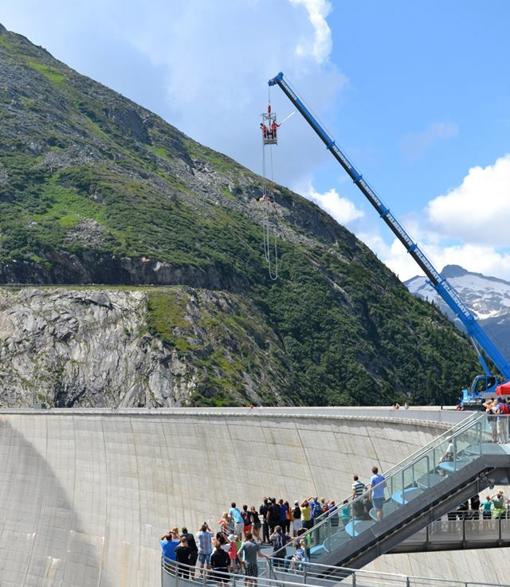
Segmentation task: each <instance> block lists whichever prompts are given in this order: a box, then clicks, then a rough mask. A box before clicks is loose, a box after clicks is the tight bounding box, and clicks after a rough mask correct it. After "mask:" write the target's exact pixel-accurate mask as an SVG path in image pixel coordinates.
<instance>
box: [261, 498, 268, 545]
mask: <svg viewBox="0 0 510 587" xmlns="http://www.w3.org/2000/svg"><path fill="white" fill-rule="evenodd" d="M268 512H269V504H268V499H267V498H265V497H264V500H263V501H262V505H261V506H260V507H259V514H260V516H261V518H262V542H263V543H265V544H269V521H268V518H267V516H268Z"/></svg>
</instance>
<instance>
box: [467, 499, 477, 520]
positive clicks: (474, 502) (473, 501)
mask: <svg viewBox="0 0 510 587" xmlns="http://www.w3.org/2000/svg"><path fill="white" fill-rule="evenodd" d="M469 502H470V503H469V505H470V507H471V519H473V520H478V519H480V496H479V495H478V494H476V495H473V497H472V498H471V499H470V500H469Z"/></svg>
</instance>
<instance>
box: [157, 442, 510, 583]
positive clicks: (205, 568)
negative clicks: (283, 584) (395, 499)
mask: <svg viewBox="0 0 510 587" xmlns="http://www.w3.org/2000/svg"><path fill="white" fill-rule="evenodd" d="M447 453H448V450H447V451H446V453H445V455H447ZM385 487H386V480H385V478H384V475H382V474H381V473H379V470H378V468H377V467H373V468H372V475H371V477H370V478H369V480H368V482H367V483H366V484H365V483H364V482H363V481H361V479H360V478H359V476H358V475H354V477H353V483H352V495H351V496H350V498H349V499H345V500H344V501H343V502H342V503H341V504H339V505H337V504H336V502H335V501H334V500H332V499H325V498H322V499H320V500H319V499H318V498H317V497H310V498H307V499H304V500H296V501H293V502H292V504H291V502H290V501H289V500H284V499H276V498H274V497H273V498H268V497H265V498H264V499H263V500H262V503H261V505H260V506H259V507H258V508H257V507H255V506H251V507H248V505H243V506H242V507H238V506H237V504H236V503H235V502H232V503H231V504H230V508H229V509H228V510H227V511H225V512H224V513H223V515H222V516H221V517H220V519H219V520H218V522H217V529H216V530H215V531H213V530H212V529H211V528H210V526H209V524H208V523H207V522H204V523H203V524H202V526H201V527H200V529H199V530H198V532H197V533H196V534H192V533H191V532H189V531H188V529H187V528H182V529H181V530H180V531H179V529H178V528H173V529H172V530H169V531H168V532H167V534H165V535H164V536H162V537H161V540H160V543H161V549H162V554H163V556H164V558H165V560H166V561H175V562H176V563H177V572H178V574H179V576H182V577H183V578H190V577H195V576H196V575H197V573H198V575H199V576H202V575H203V574H204V573H205V572H210V578H211V579H213V580H216V581H217V582H221V583H227V582H228V577H229V574H230V573H235V574H240V573H244V575H245V578H246V582H247V584H248V585H249V584H250V582H251V583H252V584H254V583H255V580H256V577H257V575H258V565H257V559H258V557H266V558H267V557H269V556H270V557H271V558H272V561H273V564H274V565H275V566H284V565H285V564H286V562H285V561H286V558H287V546H288V545H290V544H291V543H292V546H293V547H294V549H293V552H292V556H291V557H290V562H289V564H290V569H291V570H293V569H295V568H297V567H298V566H299V565H300V564H301V563H303V562H305V561H307V560H309V559H310V549H311V547H312V546H313V539H314V538H313V534H311V533H307V530H309V529H311V528H313V527H314V526H315V525H316V524H317V523H318V522H319V521H320V520H322V519H327V521H328V523H329V524H330V525H331V526H332V527H334V526H339V525H340V524H343V526H344V527H345V526H347V524H349V523H351V522H352V520H353V519H354V520H363V519H370V516H371V515H372V516H375V517H376V519H377V520H382V518H383V513H384V512H383V510H384V502H385ZM505 517H507V503H506V499H505V496H504V494H503V491H501V490H500V491H498V492H497V493H496V494H495V495H494V496H492V497H491V496H489V495H487V496H486V497H485V499H484V500H483V501H482V502H481V501H480V497H479V496H478V495H475V496H473V497H472V498H471V499H470V500H469V501H467V502H465V503H463V504H461V505H460V506H459V507H458V508H457V510H455V511H454V512H451V513H450V514H448V519H449V520H457V519H460V520H467V519H476V520H477V519H483V520H490V519H493V518H494V519H498V518H505ZM266 547H267V552H268V554H266V551H263V550H262V549H263V548H266ZM271 547H272V552H271ZM269 553H270V554H269Z"/></svg>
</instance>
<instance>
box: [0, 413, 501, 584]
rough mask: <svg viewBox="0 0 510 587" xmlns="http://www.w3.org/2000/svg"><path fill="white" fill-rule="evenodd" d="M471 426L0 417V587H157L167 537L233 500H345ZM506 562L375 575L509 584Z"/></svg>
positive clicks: (368, 419) (486, 557) (341, 419)
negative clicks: (376, 476)
mask: <svg viewBox="0 0 510 587" xmlns="http://www.w3.org/2000/svg"><path fill="white" fill-rule="evenodd" d="M465 415H466V414H465V413H462V412H455V411H451V410H441V409H439V408H437V409H434V408H411V409H409V410H404V409H400V410H392V409H385V408H253V409H244V408H221V409H214V408H211V409H205V408H196V409H191V408H175V409H158V410H145V409H138V410H135V409H131V410H128V409H126V410H115V411H113V410H106V409H105V410H99V409H89V410H86V409H80V410H71V409H68V410H63V409H62V410H40V411H39V410H28V409H27V410H2V411H0V470H1V474H0V479H1V497H2V515H1V516H0V577H1V582H0V584H1V585H2V587H6V586H13V587H14V586H16V587H19V586H22V585H23V586H24V585H30V586H34V587H41V586H56V585H72V586H87V587H88V586H91V585H95V586H101V587H117V586H130V587H131V586H132V587H135V586H136V587H138V586H147V587H157V586H159V584H160V567H159V558H160V551H159V537H160V536H161V534H163V533H164V532H165V531H166V530H167V529H168V528H169V527H173V526H179V527H180V526H182V525H187V526H188V527H189V528H190V529H191V530H193V531H196V529H197V528H198V526H199V524H201V523H202V522H203V521H204V520H206V521H208V522H209V523H210V524H211V525H212V526H213V527H216V520H217V519H218V518H219V517H220V516H221V514H222V513H223V511H224V510H225V509H227V505H228V504H229V503H230V502H231V501H232V500H234V501H236V502H237V503H238V504H243V503H247V504H248V505H249V506H251V505H256V506H257V507H258V506H259V505H260V501H261V499H262V497H263V496H265V495H274V496H277V497H279V496H282V497H286V498H288V499H292V500H294V499H302V498H304V497H307V496H310V495H317V496H319V497H322V496H324V497H331V498H336V499H339V498H341V497H345V496H347V495H348V494H349V493H350V487H351V483H352V475H353V474H354V473H359V474H360V477H361V478H362V479H365V480H366V478H367V477H368V476H369V474H370V469H371V467H372V466H373V465H374V464H377V465H379V466H380V467H381V468H382V470H383V471H384V470H387V469H388V468H389V467H390V466H392V465H394V464H396V463H397V462H399V461H400V460H402V459H403V458H404V457H406V456H407V455H409V454H410V453H412V452H414V451H415V450H417V449H418V448H421V447H422V446H424V445H425V444H426V443H428V442H429V441H430V440H432V439H433V438H434V437H435V436H437V435H438V434H440V433H442V432H444V431H445V430H446V429H447V428H448V427H449V426H451V425H453V424H454V423H456V422H458V421H459V420H460V419H462V418H463V417H464V416H465ZM505 559H506V551H505V552H504V553H503V551H502V550H501V549H490V550H485V551H483V550H478V551H450V552H435V553H421V554H392V555H386V556H383V557H380V558H379V559H377V560H376V561H375V562H374V563H372V564H371V565H370V566H368V567H367V569H376V570H379V571H391V572H401V573H405V574H409V575H420V576H439V577H442V578H449V579H466V580H468V579H469V580H472V581H487V582H493V583H497V582H503V581H507V580H508V576H509V573H508V565H507V564H501V562H502V561H504V560H505Z"/></svg>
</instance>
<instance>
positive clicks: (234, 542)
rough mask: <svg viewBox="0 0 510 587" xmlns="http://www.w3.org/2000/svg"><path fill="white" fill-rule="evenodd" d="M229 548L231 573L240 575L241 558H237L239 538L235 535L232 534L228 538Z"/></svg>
mask: <svg viewBox="0 0 510 587" xmlns="http://www.w3.org/2000/svg"><path fill="white" fill-rule="evenodd" d="M228 541H229V544H230V546H229V548H228V557H229V558H230V571H231V572H232V573H238V572H239V570H240V566H241V565H240V563H239V557H238V556H237V552H238V550H239V548H238V537H237V536H236V535H235V534H230V536H229V537H228Z"/></svg>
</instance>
